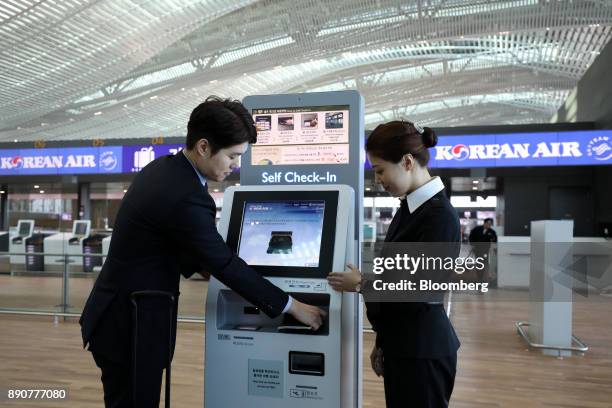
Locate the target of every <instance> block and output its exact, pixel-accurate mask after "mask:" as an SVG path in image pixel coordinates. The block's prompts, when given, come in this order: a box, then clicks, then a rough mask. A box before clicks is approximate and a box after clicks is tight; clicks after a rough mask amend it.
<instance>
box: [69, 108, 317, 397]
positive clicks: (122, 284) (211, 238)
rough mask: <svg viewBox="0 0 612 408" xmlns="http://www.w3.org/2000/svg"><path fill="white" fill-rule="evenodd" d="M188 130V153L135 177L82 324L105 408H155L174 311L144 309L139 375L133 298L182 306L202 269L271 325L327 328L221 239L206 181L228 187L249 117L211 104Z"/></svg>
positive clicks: (251, 130)
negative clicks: (165, 297) (189, 281)
mask: <svg viewBox="0 0 612 408" xmlns="http://www.w3.org/2000/svg"><path fill="white" fill-rule="evenodd" d="M187 129H188V130H187V140H186V149H185V150H183V151H182V152H179V153H178V154H177V155H175V156H164V157H160V158H158V159H156V160H154V161H153V162H151V163H150V164H149V165H147V166H146V167H145V168H144V169H143V170H142V171H141V172H140V173H138V174H137V175H136V177H135V178H134V181H133V182H132V185H131V186H130V188H129V190H128V192H127V193H126V195H125V196H124V198H123V201H122V203H121V206H120V208H119V211H118V213H117V218H116V222H115V225H114V230H113V239H112V241H111V245H110V249H109V253H108V256H107V258H106V262H105V263H104V266H103V267H102V271H101V272H100V276H99V277H98V279H97V280H96V282H95V284H94V287H93V289H92V291H91V294H90V295H89V299H88V300H87V303H86V305H85V307H84V310H83V314H82V316H81V320H80V323H81V326H82V328H81V329H82V336H83V342H84V345H87V344H89V350H90V351H91V352H92V354H93V357H94V360H95V362H96V364H97V365H98V367H100V369H101V370H102V383H103V387H104V401H105V404H106V406H107V407H132V406H138V407H157V406H158V405H159V398H160V396H159V394H160V388H161V378H162V371H163V369H164V368H166V367H167V366H168V365H169V361H168V358H167V356H168V347H170V348H171V350H170V352H172V350H173V348H174V340H175V336H176V305H175V307H174V317H173V318H172V319H168V316H169V315H168V314H164V313H165V312H164V305H163V304H162V303H159V302H158V303H156V302H149V303H147V305H146V307H143V308H142V310H141V308H140V307H139V311H138V316H139V329H138V338H139V339H142V341H143V342H142V343H141V345H140V346H139V349H138V350H136V351H137V353H136V354H137V355H138V361H139V365H138V367H137V371H136V372H133V371H132V364H133V358H134V350H133V343H134V342H133V332H134V329H135V328H134V327H133V320H132V316H133V313H134V310H133V306H132V304H131V301H130V295H131V294H132V293H134V292H137V291H144V290H157V291H164V292H169V293H171V294H172V295H174V297H175V299H178V295H179V281H180V275H181V274H182V275H183V276H185V277H190V276H191V275H193V274H194V273H195V272H197V271H203V270H205V271H207V272H210V273H211V274H212V275H213V276H215V277H216V278H217V279H219V280H220V281H221V282H223V283H224V284H225V285H227V286H228V287H230V288H232V289H233V290H234V291H236V292H237V293H238V294H239V295H241V296H243V297H244V298H245V299H246V300H248V301H250V302H251V303H252V304H253V305H255V306H256V307H258V308H259V309H261V310H262V311H263V312H264V313H265V314H266V315H268V316H270V317H276V316H278V315H279V314H281V313H289V314H291V315H292V316H293V317H294V318H296V319H297V320H299V321H301V322H302V323H304V324H306V325H309V326H311V327H312V328H313V329H315V330H316V329H318V328H319V326H320V325H321V324H322V318H323V314H324V312H323V311H321V310H320V309H318V308H316V307H314V306H310V305H305V304H303V303H300V302H299V301H297V300H295V299H292V298H291V297H289V296H288V295H287V294H286V293H284V292H283V291H282V290H280V289H279V288H278V287H276V286H275V285H273V284H272V283H270V282H269V281H268V280H266V279H264V278H263V277H262V276H261V275H259V274H258V273H257V272H256V271H255V270H253V269H251V268H250V267H249V266H248V265H246V263H245V262H244V261H243V260H242V259H240V258H238V257H237V256H236V255H235V254H234V253H233V252H232V251H231V250H230V249H229V248H228V247H227V246H226V244H225V242H224V241H223V239H222V238H221V236H220V235H219V234H218V233H217V229H216V227H215V212H216V205H215V202H214V200H213V199H212V197H211V196H210V194H208V191H207V187H206V180H214V181H222V180H223V179H225V178H226V177H227V176H228V175H229V174H231V172H232V171H233V169H234V168H236V167H237V166H238V163H239V158H240V156H241V155H242V154H243V153H244V152H245V151H246V150H247V148H248V146H249V144H250V143H254V142H255V141H256V138H257V134H256V130H255V126H254V124H253V119H252V116H251V115H250V114H249V112H248V111H247V110H246V109H245V108H244V106H242V104H240V102H238V101H232V100H221V99H219V98H216V97H210V98H208V99H207V100H206V101H205V102H204V103H202V104H200V105H199V106H198V107H196V108H195V109H194V111H193V112H192V114H191V116H190V119H189V124H188V128H187ZM141 324H142V327H141ZM159 333H169V334H168V335H166V336H165V337H164V336H160V335H159ZM168 336H170V337H168ZM169 343H171V344H170V346H168V344H169ZM135 384H137V387H135Z"/></svg>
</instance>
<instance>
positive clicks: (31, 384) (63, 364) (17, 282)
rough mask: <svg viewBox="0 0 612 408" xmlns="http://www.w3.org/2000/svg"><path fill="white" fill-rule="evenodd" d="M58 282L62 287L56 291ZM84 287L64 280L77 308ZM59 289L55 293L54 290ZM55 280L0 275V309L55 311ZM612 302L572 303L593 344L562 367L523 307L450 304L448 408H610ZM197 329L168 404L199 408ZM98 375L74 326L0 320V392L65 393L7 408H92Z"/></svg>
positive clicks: (179, 353) (200, 293)
mask: <svg viewBox="0 0 612 408" xmlns="http://www.w3.org/2000/svg"><path fill="white" fill-rule="evenodd" d="M58 282H59V286H58ZM90 286H91V281H90V280H87V279H71V285H70V288H69V289H70V293H71V296H70V300H71V304H73V308H74V309H73V310H77V309H78V308H79V307H80V306H79V305H81V304H82V302H83V300H84V299H85V297H86V295H87V292H88V291H89V288H90ZM205 288H206V283H205V282H201V281H195V282H193V281H189V282H183V284H182V289H181V291H182V294H181V300H182V306H181V312H182V313H183V314H184V315H191V316H201V315H202V314H203V304H204V300H203V299H204V296H205ZM58 289H59V291H58ZM60 294H61V281H59V280H57V279H56V278H44V277H35V278H33V277H10V276H7V275H0V308H7V307H11V308H19V307H24V305H37V307H36V309H38V310H45V309H48V308H54V307H55V305H57V304H59V303H61V295H60ZM611 312H612V299H610V298H606V297H593V298H591V299H589V300H588V301H580V302H575V304H574V332H575V333H576V334H577V335H578V336H579V337H581V339H582V340H584V341H585V342H586V343H588V344H589V346H590V351H589V352H587V353H586V354H585V355H576V356H573V357H570V358H563V359H559V358H556V357H548V356H543V355H541V354H540V353H539V352H538V351H534V350H528V349H527V348H526V347H525V345H524V343H523V342H522V340H521V339H520V337H519V336H518V335H517V333H516V331H515V329H514V326H513V322H514V321H517V320H526V319H527V317H528V305H527V303H526V302H520V301H502V300H500V296H499V293H495V292H490V296H489V295H487V296H481V297H478V298H476V299H472V300H469V301H461V300H460V299H456V300H455V302H453V313H452V320H453V324H454V325H455V328H456V330H457V333H458V335H459V337H460V339H461V341H462V347H461V349H460V353H459V363H458V374H457V381H456V384H455V391H454V393H453V397H452V400H451V407H462V408H477V407H566V408H567V407H575V408H590V407H591V408H603V407H607V408H610V407H612V319H610V314H611ZM372 342H373V335H372V334H370V333H366V334H364V343H365V346H364V390H363V391H364V404H363V406H364V407H384V393H383V387H382V380H381V379H379V378H377V377H376V376H375V375H374V374H373V373H372V372H371V370H370V368H369V366H368V361H369V360H368V358H367V356H368V354H369V351H370V349H371V347H372ZM203 348H204V327H203V325H202V324H198V323H195V324H194V323H184V324H180V325H179V332H178V340H177V349H176V354H175V359H174V363H173V375H172V379H173V385H172V390H173V395H172V402H173V406H176V407H202V406H203V401H204V390H203V381H204V380H203V376H204V364H203V363H204V353H203ZM99 376H100V374H99V370H98V369H97V367H96V366H95V364H94V362H93V360H92V359H91V356H90V355H89V353H88V352H86V351H84V350H83V349H82V348H81V343H80V336H79V326H78V324H77V323H76V322H75V321H74V320H68V321H65V322H64V321H62V320H60V322H59V323H57V324H54V322H53V319H52V318H50V317H31V316H17V315H1V314H0V390H6V389H9V388H28V389H30V388H34V389H41V388H65V389H67V390H68V400H67V401H62V402H57V401H56V402H53V401H37V402H32V401H21V402H13V403H9V402H8V401H6V400H3V399H2V397H0V406H2V407H4V406H7V407H12V406H16V407H30V406H32V407H83V408H86V407H99V406H102V404H101V398H102V390H101V385H100V382H99Z"/></svg>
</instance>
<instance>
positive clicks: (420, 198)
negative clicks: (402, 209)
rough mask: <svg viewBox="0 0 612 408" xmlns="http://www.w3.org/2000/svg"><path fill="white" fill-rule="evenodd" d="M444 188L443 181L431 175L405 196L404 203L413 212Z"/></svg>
mask: <svg viewBox="0 0 612 408" xmlns="http://www.w3.org/2000/svg"><path fill="white" fill-rule="evenodd" d="M442 190H444V183H442V180H440V177H438V176H436V177H432V178H431V180H429V181H428V182H427V183H425V184H423V185H422V186H421V187H419V188H417V189H416V190H414V191H413V192H412V193H410V194H408V195H407V196H406V203H407V204H408V210H409V211H410V214H412V213H413V212H415V211H416V210H417V209H418V208H419V207H420V206H422V205H423V204H425V202H426V201H427V200H429V199H430V198H431V197H433V196H435V195H436V194H438V193H439V192H440V191H442Z"/></svg>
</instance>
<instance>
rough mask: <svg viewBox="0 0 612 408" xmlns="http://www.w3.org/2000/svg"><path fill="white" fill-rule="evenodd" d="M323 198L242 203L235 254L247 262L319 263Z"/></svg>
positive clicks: (295, 264)
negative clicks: (242, 209) (241, 216)
mask: <svg viewBox="0 0 612 408" xmlns="http://www.w3.org/2000/svg"><path fill="white" fill-rule="evenodd" d="M324 214H325V201H320V200H313V201H308V200H295V201H293V200H290V201H276V202H274V201H269V202H266V201H264V202H250V201H247V202H245V203H244V212H243V218H242V228H241V232H240V242H239V244H238V256H240V257H241V258H242V259H244V260H245V261H246V262H247V263H248V264H251V265H276V266H298V267H306V268H318V267H319V255H320V252H321V236H322V234H323V217H324Z"/></svg>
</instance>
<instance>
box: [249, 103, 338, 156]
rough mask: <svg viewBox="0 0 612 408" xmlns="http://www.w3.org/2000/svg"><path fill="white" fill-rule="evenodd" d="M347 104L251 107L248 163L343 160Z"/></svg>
mask: <svg viewBox="0 0 612 408" xmlns="http://www.w3.org/2000/svg"><path fill="white" fill-rule="evenodd" d="M348 109H349V108H348V106H310V107H300V108H277V109H254V110H253V120H254V121H255V126H256V128H257V143H255V144H254V145H253V146H252V147H251V164H252V165H260V166H265V165H288V164H346V163H348V162H349V143H348V142H349V128H348V115H349V110H348Z"/></svg>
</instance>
